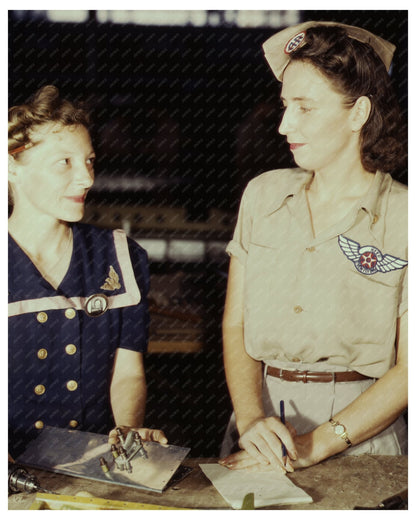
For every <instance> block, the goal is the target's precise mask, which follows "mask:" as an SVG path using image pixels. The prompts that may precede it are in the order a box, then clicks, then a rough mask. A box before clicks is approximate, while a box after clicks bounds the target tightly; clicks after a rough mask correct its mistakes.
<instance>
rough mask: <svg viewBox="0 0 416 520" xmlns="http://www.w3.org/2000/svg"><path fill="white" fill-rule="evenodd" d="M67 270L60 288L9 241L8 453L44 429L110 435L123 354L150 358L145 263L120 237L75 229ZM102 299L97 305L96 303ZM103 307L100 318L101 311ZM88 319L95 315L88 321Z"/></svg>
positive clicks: (76, 226)
mask: <svg viewBox="0 0 416 520" xmlns="http://www.w3.org/2000/svg"><path fill="white" fill-rule="evenodd" d="M72 229H73V237H74V246H73V252H72V258H71V262H70V266H69V269H68V271H67V273H66V275H65V277H64V279H63V280H62V282H61V284H60V285H59V287H58V289H56V290H55V289H54V288H53V287H52V286H51V285H50V284H49V283H48V282H47V281H46V280H45V279H44V278H43V277H42V275H41V274H40V272H39V271H38V270H37V268H36V267H35V265H34V264H33V263H32V261H31V260H30V259H29V257H28V256H27V255H26V254H25V253H24V252H23V251H22V249H21V248H20V247H19V246H18V245H17V244H16V242H15V241H14V240H13V239H12V238H11V236H10V235H9V453H10V454H11V455H12V456H14V457H16V456H18V455H19V453H21V452H22V451H23V450H24V449H25V447H26V445H27V443H28V442H29V441H30V440H31V439H33V438H34V437H35V436H36V434H37V433H38V432H39V431H41V430H42V428H43V427H44V426H46V425H48V426H56V427H61V428H75V429H81V430H84V431H93V432H96V433H104V434H106V433H108V432H109V431H110V430H111V428H112V427H113V425H114V423H113V420H112V415H111V407H110V400H109V387H110V381H111V371H112V367H113V361H114V354H115V351H116V349H117V348H119V347H120V348H124V349H128V350H133V351H137V352H145V351H146V348H147V341H148V328H149V314H148V305H147V293H148V290H149V272H148V263H147V254H146V252H145V250H144V249H142V248H141V247H140V246H139V245H138V244H136V243H135V242H134V241H133V240H131V239H129V238H127V236H126V235H125V233H124V232H123V231H121V230H115V231H110V230H102V229H98V228H95V227H93V226H88V225H85V224H74V225H73V226H72ZM94 295H98V300H97V298H92V299H91V297H92V296H94ZM96 301H98V303H100V302H101V303H102V302H104V309H105V308H106V309H107V310H106V311H105V312H103V310H104V309H103V308H101V311H100V309H99V311H100V312H103V313H102V314H100V313H98V314H99V315H94V306H95V307H96V305H95V303H94V302H96ZM87 310H88V311H89V312H87Z"/></svg>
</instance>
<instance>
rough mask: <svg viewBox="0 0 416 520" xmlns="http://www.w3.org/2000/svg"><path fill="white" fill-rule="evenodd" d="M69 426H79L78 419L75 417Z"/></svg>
mask: <svg viewBox="0 0 416 520" xmlns="http://www.w3.org/2000/svg"><path fill="white" fill-rule="evenodd" d="M69 426H70V427H71V428H76V427H77V426H78V421H76V420H75V419H73V420H72V421H69Z"/></svg>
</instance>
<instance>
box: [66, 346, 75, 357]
mask: <svg viewBox="0 0 416 520" xmlns="http://www.w3.org/2000/svg"><path fill="white" fill-rule="evenodd" d="M76 351H77V347H76V346H75V345H73V344H72V343H69V345H67V346H66V347H65V352H66V353H67V354H68V356H73V355H74V354H75V352H76Z"/></svg>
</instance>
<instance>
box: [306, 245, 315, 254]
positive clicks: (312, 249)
mask: <svg viewBox="0 0 416 520" xmlns="http://www.w3.org/2000/svg"><path fill="white" fill-rule="evenodd" d="M306 251H309V253H313V252H314V251H315V248H314V246H311V247H307V248H306Z"/></svg>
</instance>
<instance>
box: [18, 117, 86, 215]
mask: <svg viewBox="0 0 416 520" xmlns="http://www.w3.org/2000/svg"><path fill="white" fill-rule="evenodd" d="M31 141H32V142H33V143H35V146H33V147H32V148H30V149H29V150H27V151H25V152H23V154H22V157H21V158H20V159H19V160H18V161H17V162H16V164H15V167H14V170H15V175H12V177H11V182H12V185H13V193H14V194H15V195H16V201H15V202H16V205H19V210H23V211H25V212H26V213H27V215H28V217H30V216H31V215H35V214H43V215H49V216H51V217H52V218H55V219H56V220H62V221H66V222H76V221H78V220H80V219H81V218H82V217H83V214H84V201H85V197H86V194H87V192H88V190H89V188H90V187H91V186H92V184H93V181H94V167H93V164H94V158H95V154H94V150H93V148H92V144H91V140H90V136H89V133H88V130H87V129H86V128H85V127H84V126H81V125H79V126H62V125H59V124H54V123H50V124H45V125H41V126H40V127H38V128H35V129H34V131H33V132H32V133H31Z"/></svg>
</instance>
